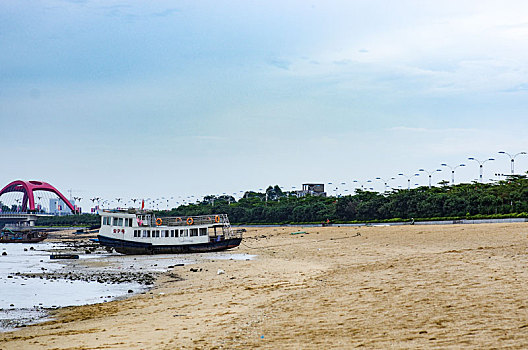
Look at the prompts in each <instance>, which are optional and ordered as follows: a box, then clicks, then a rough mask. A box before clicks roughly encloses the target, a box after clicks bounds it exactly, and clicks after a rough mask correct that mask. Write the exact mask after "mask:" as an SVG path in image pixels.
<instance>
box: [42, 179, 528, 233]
mask: <svg viewBox="0 0 528 350" xmlns="http://www.w3.org/2000/svg"><path fill="white" fill-rule="evenodd" d="M211 214H228V216H229V219H230V221H231V222H232V223H235V224H288V223H291V224H295V223H322V222H326V221H330V222H333V223H345V222H369V221H378V222H379V221H381V222H383V221H405V220H411V219H415V220H434V219H458V218H484V217H489V218H494V217H497V218H499V217H516V216H518V217H528V179H527V177H526V176H525V175H512V176H509V177H507V179H506V180H503V181H499V182H494V183H478V182H473V183H466V184H458V185H452V186H449V185H448V184H447V183H446V182H443V183H441V184H440V186H436V187H431V188H429V187H426V186H424V187H418V188H415V189H398V190H393V191H391V192H385V193H378V192H373V191H364V190H359V189H358V190H356V192H355V193H354V194H353V195H348V196H342V197H321V196H312V195H306V196H303V197H298V196H297V193H295V192H283V191H282V190H281V189H280V187H279V186H269V187H268V188H267V189H266V191H265V192H252V191H248V192H246V193H245V194H244V196H243V197H242V198H241V199H239V200H236V199H235V198H234V197H232V196H228V195H223V196H215V195H210V196H206V197H204V198H203V200H201V201H200V202H198V203H194V204H187V205H181V206H179V207H177V208H174V209H171V210H163V211H156V215H157V216H158V217H164V216H194V215H211ZM98 222H99V217H98V216H97V215H92V214H83V215H70V216H58V217H50V218H41V219H39V221H38V224H39V225H83V224H84V225H94V224H97V223H98Z"/></svg>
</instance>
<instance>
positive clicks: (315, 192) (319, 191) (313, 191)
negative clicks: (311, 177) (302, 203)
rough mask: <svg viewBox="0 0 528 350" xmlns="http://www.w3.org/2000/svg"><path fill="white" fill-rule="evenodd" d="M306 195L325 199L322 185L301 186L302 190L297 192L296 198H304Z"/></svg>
mask: <svg viewBox="0 0 528 350" xmlns="http://www.w3.org/2000/svg"><path fill="white" fill-rule="evenodd" d="M306 195H312V196H321V197H326V192H325V191H324V184H303V185H302V190H300V191H297V197H304V196H306Z"/></svg>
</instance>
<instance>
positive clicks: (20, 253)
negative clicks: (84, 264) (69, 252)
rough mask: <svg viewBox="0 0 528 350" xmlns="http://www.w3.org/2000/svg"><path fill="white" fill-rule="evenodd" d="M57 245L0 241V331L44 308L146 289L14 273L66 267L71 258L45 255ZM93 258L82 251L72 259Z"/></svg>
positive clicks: (42, 313) (42, 314) (39, 313)
mask: <svg viewBox="0 0 528 350" xmlns="http://www.w3.org/2000/svg"><path fill="white" fill-rule="evenodd" d="M30 248H34V250H31V249H30ZM57 248H60V245H59V244H52V243H37V244H31V245H28V244H24V243H10V244H2V245H0V251H1V252H6V253H7V255H0V290H1V293H0V331H2V330H3V331H5V330H9V329H11V328H12V327H13V326H15V325H17V324H21V323H23V324H27V323H31V321H32V320H34V319H36V318H42V317H45V316H46V314H47V313H46V311H45V310H44V309H45V308H57V307H63V306H74V305H84V304H93V303H98V302H102V301H108V300H112V299H114V298H117V297H121V296H124V295H127V294H129V292H128V291H129V290H132V291H133V292H134V293H136V292H141V291H143V290H145V289H146V287H145V286H142V285H141V284H139V283H120V284H111V283H98V282H87V281H72V280H66V279H45V278H43V279H41V278H39V277H36V278H28V277H25V276H19V275H17V273H26V274H28V273H29V274H32V273H35V274H37V273H43V272H46V273H52V272H56V271H60V270H61V269H67V266H68V265H69V264H72V261H56V260H50V258H49V256H50V252H49V250H51V249H57ZM24 249H26V250H27V251H24ZM0 254H1V253H0ZM93 258H97V256H93V257H92V255H88V254H86V255H80V259H79V260H75V261H76V263H78V262H79V261H82V260H83V259H93Z"/></svg>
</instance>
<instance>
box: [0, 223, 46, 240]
mask: <svg viewBox="0 0 528 350" xmlns="http://www.w3.org/2000/svg"><path fill="white" fill-rule="evenodd" d="M47 237H48V234H47V233H46V232H44V231H41V230H37V229H33V228H29V227H28V228H26V227H24V228H8V227H4V228H2V229H1V230H0V243H38V242H42V241H43V240H45V239H46V238H47Z"/></svg>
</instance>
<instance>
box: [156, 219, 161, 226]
mask: <svg viewBox="0 0 528 350" xmlns="http://www.w3.org/2000/svg"><path fill="white" fill-rule="evenodd" d="M162 223H163V220H161V219H160V218H157V219H156V225H158V226H161V224H162Z"/></svg>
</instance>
